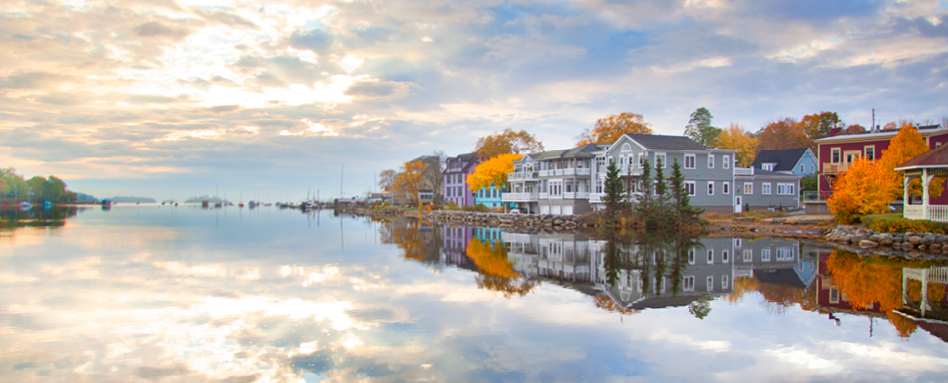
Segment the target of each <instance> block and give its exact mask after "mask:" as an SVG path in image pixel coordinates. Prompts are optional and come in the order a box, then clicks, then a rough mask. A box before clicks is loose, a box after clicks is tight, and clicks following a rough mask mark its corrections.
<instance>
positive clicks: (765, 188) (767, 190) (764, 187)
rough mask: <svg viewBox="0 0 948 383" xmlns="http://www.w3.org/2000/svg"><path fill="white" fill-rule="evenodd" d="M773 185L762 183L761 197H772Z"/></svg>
mask: <svg viewBox="0 0 948 383" xmlns="http://www.w3.org/2000/svg"><path fill="white" fill-rule="evenodd" d="M770 189H771V183H770V182H761V184H760V194H761V195H770V191H771V190H770Z"/></svg>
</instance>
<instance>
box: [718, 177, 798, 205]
mask: <svg viewBox="0 0 948 383" xmlns="http://www.w3.org/2000/svg"><path fill="white" fill-rule="evenodd" d="M799 191H800V176H797V175H794V174H790V173H784V172H775V171H768V170H759V169H757V168H736V169H734V198H735V200H734V204H735V205H734V206H735V211H742V207H743V206H747V207H748V208H750V209H754V208H757V209H774V208H786V207H800V192H799Z"/></svg>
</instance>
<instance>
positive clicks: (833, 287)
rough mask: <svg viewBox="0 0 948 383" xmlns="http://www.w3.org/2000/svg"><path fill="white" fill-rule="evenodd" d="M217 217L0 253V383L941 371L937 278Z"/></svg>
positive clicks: (808, 260)
mask: <svg viewBox="0 0 948 383" xmlns="http://www.w3.org/2000/svg"><path fill="white" fill-rule="evenodd" d="M224 213H226V212H217V211H216V210H215V211H208V210H201V209H197V208H193V209H183V208H182V209H179V210H177V211H169V210H167V209H165V210H162V209H159V208H157V207H153V208H146V207H141V208H140V209H139V208H132V207H129V208H122V207H116V208H113V209H112V211H110V212H103V211H101V210H99V209H95V210H91V211H85V212H82V213H80V214H79V215H78V216H77V217H75V218H72V219H70V220H69V222H70V223H69V225H67V226H66V227H65V228H62V229H57V230H35V229H22V230H20V231H19V233H21V235H18V236H17V237H16V238H13V239H12V240H11V241H9V243H7V242H4V243H0V380H2V381H37V380H43V379H52V380H61V381H130V380H155V381H248V382H254V381H261V382H262V381H272V382H283V381H285V382H299V381H306V382H318V381H370V382H375V381H379V382H383V381H422V380H425V381H477V382H480V381H498V382H499V381H614V380H623V379H627V380H651V381H665V380H674V381H682V380H702V379H705V378H706V377H708V376H715V377H717V378H718V379H719V380H751V381H757V380H762V381H769V380H780V379H787V377H793V380H802V381H808V380H829V379H831V378H833V377H834V376H835V375H836V374H840V373H844V374H847V376H849V377H851V378H852V379H853V380H871V379H874V378H877V377H878V376H880V374H881V375H882V376H894V377H897V378H899V377H901V378H915V379H917V380H938V379H940V378H941V377H942V376H944V373H945V372H948V363H946V362H945V361H946V360H948V348H946V347H944V344H943V343H942V342H941V341H940V340H938V338H936V337H933V336H931V335H929V333H932V334H935V335H936V336H937V335H938V334H937V332H938V331H940V330H938V326H940V324H938V322H936V321H938V320H940V319H938V318H940V315H942V314H941V313H942V312H943V311H942V310H943V307H946V305H945V304H944V301H945V298H944V296H945V294H944V284H943V283H942V282H939V281H941V279H940V278H941V276H940V275H941V274H938V273H939V272H940V270H941V269H938V268H939V267H941V268H943V267H944V266H945V264H943V263H942V264H939V263H938V262H932V261H914V260H905V259H892V258H881V257H879V258H876V257H866V256H858V255H855V254H849V253H843V252H838V251H836V250H835V249H833V248H832V247H825V245H820V244H810V243H800V242H797V241H787V240H771V239H761V240H755V241H752V240H747V239H739V238H698V239H682V238H662V237H658V236H656V235H654V234H653V235H648V236H641V237H634V236H619V235H611V236H610V235H594V234H582V233H562V232H539V233H515V232H510V231H502V230H499V229H493V228H471V227H463V226H442V225H438V224H435V223H432V222H426V221H424V220H409V219H398V220H386V221H373V222H368V221H363V220H361V219H353V217H350V216H341V217H332V216H328V217H322V220H323V221H327V220H330V221H328V222H329V223H332V224H326V223H327V222H323V224H322V225H319V224H316V225H310V217H309V216H308V215H301V214H299V212H291V211H277V210H275V209H273V210H269V209H256V210H254V212H252V213H251V212H249V211H246V210H245V211H244V212H243V213H241V214H234V213H235V212H233V211H232V214H224ZM314 218H317V219H318V216H316V217H314ZM333 219H339V220H340V222H339V224H336V223H335V222H332V221H331V220H333ZM342 220H345V224H344V225H342ZM317 222H318V221H317ZM342 230H345V231H346V235H347V236H346V238H345V243H343V241H342V240H341V239H342V237H341V235H342V233H341V231H342ZM363 233H364V234H363ZM376 240H378V243H376ZM343 246H344V249H343ZM933 268H934V269H933ZM904 270H909V271H908V272H903V271H904ZM912 270H928V271H927V272H922V271H912ZM912 273H916V274H912ZM926 273H927V277H926V278H922V279H918V278H915V276H917V275H922V276H925V274H926ZM893 275H894V277H893ZM905 275H909V276H910V278H908V279H905V280H903V277H904V276H905ZM864 279H868V280H872V281H874V282H873V283H874V284H873V285H866V284H860V283H862V282H860V281H862V280H864ZM893 283H894V284H895V285H894V287H893V285H892V284H893ZM939 289H940V290H939ZM834 291H835V292H834ZM893 293H894V300H892V297H893V295H892V294H893ZM912 307H915V310H916V311H911V310H912ZM923 309H924V310H923ZM887 310H888V311H887ZM922 311H924V313H923V312H922ZM890 312H895V316H893V317H891V318H890V317H889V316H888V313H890ZM899 313H901V314H899ZM910 316H914V317H915V318H919V319H912V318H911V317H910ZM828 317H829V318H830V319H827V318H828ZM923 317H926V318H924V320H923V319H922V318H923ZM834 318H835V320H839V326H838V327H837V326H836V321H835V320H834ZM882 318H886V319H882ZM892 318H895V319H892ZM898 318H903V319H904V320H905V321H906V322H898V323H896V322H892V323H893V324H896V327H897V326H899V325H903V326H909V324H910V325H911V326H915V327H911V328H909V327H906V328H905V329H899V328H896V327H893V326H891V325H888V323H889V321H894V320H899V319H898ZM872 321H875V323H874V322H872ZM873 323H874V324H873ZM872 326H874V327H872ZM926 326H928V327H926ZM919 329H925V330H927V331H920V330H919ZM913 331H914V332H913ZM870 335H871V338H870ZM900 336H905V337H907V338H900ZM933 340H934V341H933ZM866 355H873V357H872V358H866V357H865V356H866Z"/></svg>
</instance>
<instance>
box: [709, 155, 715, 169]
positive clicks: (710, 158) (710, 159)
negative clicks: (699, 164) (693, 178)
mask: <svg viewBox="0 0 948 383" xmlns="http://www.w3.org/2000/svg"><path fill="white" fill-rule="evenodd" d="M708 169H714V153H708Z"/></svg>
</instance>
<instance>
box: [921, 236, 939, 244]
mask: <svg viewBox="0 0 948 383" xmlns="http://www.w3.org/2000/svg"><path fill="white" fill-rule="evenodd" d="M920 243H921V244H922V245H926V246H928V245H931V244H933V243H935V235H934V234H926V235H925V236H924V237H922V240H921V242H920Z"/></svg>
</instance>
